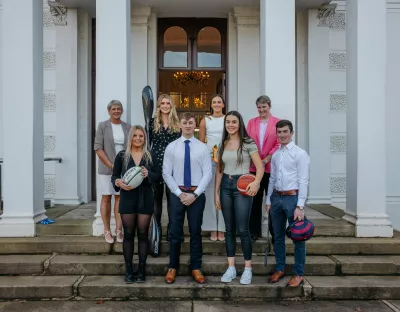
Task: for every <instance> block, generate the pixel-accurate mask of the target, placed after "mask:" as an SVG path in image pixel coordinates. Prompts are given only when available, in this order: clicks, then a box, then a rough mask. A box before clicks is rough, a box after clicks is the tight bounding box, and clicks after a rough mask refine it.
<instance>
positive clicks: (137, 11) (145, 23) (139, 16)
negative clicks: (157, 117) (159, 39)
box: [130, 6, 157, 125]
mask: <svg viewBox="0 0 400 312" xmlns="http://www.w3.org/2000/svg"><path fill="white" fill-rule="evenodd" d="M150 13H151V8H150V7H149V6H135V7H134V8H132V20H131V23H132V25H131V54H130V56H131V60H132V69H133V70H132V74H131V85H130V89H131V90H130V91H131V99H132V105H131V111H130V118H131V122H132V125H144V116H143V106H142V90H143V88H144V87H145V86H147V85H148V84H149V81H148V73H147V70H148V67H147V66H148V52H149V50H148V37H147V34H148V30H149V17H150ZM155 91H156V90H155V89H153V92H155ZM154 97H155V100H156V101H157V94H154ZM154 104H156V102H155V103H154ZM154 109H155V107H154Z"/></svg>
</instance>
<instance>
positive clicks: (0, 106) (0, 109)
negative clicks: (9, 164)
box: [0, 0, 3, 201]
mask: <svg viewBox="0 0 400 312" xmlns="http://www.w3.org/2000/svg"><path fill="white" fill-rule="evenodd" d="M2 2H3V0H0V60H1V53H2V49H3V45H2V38H1V37H2V32H1V27H2V11H3V10H2ZM1 67H2V64H1V62H0V73H1V70H2V68H1ZM2 87H3V84H2V75H0V94H2ZM2 102H3V99H2V97H1V96H0V158H3V104H2ZM0 179H1V177H0ZM0 201H1V198H0Z"/></svg>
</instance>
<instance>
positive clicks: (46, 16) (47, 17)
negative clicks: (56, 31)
mask: <svg viewBox="0 0 400 312" xmlns="http://www.w3.org/2000/svg"><path fill="white" fill-rule="evenodd" d="M46 3H47V2H46ZM54 26H55V23H54V17H53V15H51V13H50V9H49V7H43V27H54Z"/></svg>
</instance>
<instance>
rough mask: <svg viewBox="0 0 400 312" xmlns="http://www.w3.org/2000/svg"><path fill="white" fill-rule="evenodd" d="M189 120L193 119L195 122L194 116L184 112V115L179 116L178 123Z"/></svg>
mask: <svg viewBox="0 0 400 312" xmlns="http://www.w3.org/2000/svg"><path fill="white" fill-rule="evenodd" d="M190 118H193V119H194V120H195V121H196V116H195V114H193V113H191V112H184V113H181V114H179V121H181V120H189V119H190Z"/></svg>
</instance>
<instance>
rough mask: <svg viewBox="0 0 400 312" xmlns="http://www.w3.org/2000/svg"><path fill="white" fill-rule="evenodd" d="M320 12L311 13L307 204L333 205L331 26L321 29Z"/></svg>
mask: <svg viewBox="0 0 400 312" xmlns="http://www.w3.org/2000/svg"><path fill="white" fill-rule="evenodd" d="M319 24H320V21H319V18H318V10H309V11H308V105H309V109H308V116H309V118H308V127H309V153H310V155H312V161H311V162H310V187H309V195H308V203H315V204H317V203H318V204H330V202H331V190H330V172H331V167H330V158H331V150H330V128H329V125H328V124H327V123H326V121H327V120H329V112H330V110H329V92H330V88H329V83H328V81H327V80H326V79H325V78H326V77H329V27H323V26H319Z"/></svg>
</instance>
